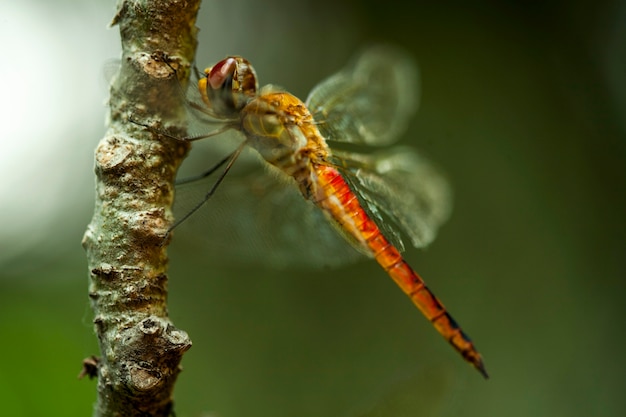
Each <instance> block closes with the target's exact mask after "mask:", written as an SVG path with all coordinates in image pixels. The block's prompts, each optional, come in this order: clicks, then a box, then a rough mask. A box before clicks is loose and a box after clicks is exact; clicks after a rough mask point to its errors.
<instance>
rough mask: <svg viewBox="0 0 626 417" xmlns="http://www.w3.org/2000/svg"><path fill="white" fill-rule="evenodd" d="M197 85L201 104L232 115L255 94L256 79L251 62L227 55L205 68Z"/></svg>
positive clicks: (217, 111)
mask: <svg viewBox="0 0 626 417" xmlns="http://www.w3.org/2000/svg"><path fill="white" fill-rule="evenodd" d="M198 89H199V90H200V95H201V96H202V100H203V101H204V104H206V105H207V106H208V107H209V108H210V109H211V110H212V111H213V113H215V115H216V116H218V117H233V116H236V115H237V114H238V113H239V111H240V110H241V109H243V107H244V106H245V105H246V104H247V103H248V102H249V101H250V100H251V99H253V98H254V97H256V93H257V89H258V83H257V78H256V73H255V72H254V68H252V65H250V62H248V61H247V60H246V59H244V58H242V57H240V56H230V57H228V58H225V59H223V60H221V61H220V62H218V63H217V64H215V65H213V66H212V67H209V68H207V69H205V70H204V77H202V78H201V79H200V80H199V81H198Z"/></svg>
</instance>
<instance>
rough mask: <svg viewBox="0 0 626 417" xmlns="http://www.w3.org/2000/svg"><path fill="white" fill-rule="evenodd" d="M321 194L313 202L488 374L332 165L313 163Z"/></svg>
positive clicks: (442, 333) (438, 304) (445, 314)
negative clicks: (366, 250)
mask: <svg viewBox="0 0 626 417" xmlns="http://www.w3.org/2000/svg"><path fill="white" fill-rule="evenodd" d="M315 172H316V174H317V177H318V180H319V182H318V187H320V191H321V196H318V198H317V201H316V203H317V204H318V205H319V206H320V207H321V208H322V209H323V210H325V211H326V212H327V213H328V214H330V215H331V216H332V217H333V218H334V219H335V221H336V222H338V223H339V224H340V225H341V227H342V228H343V229H344V231H345V232H347V233H349V234H350V235H351V236H352V237H354V238H355V239H356V240H357V241H358V242H360V244H361V246H363V247H365V248H368V250H369V251H370V252H371V255H372V256H373V257H374V258H375V259H376V261H377V262H378V263H379V264H380V266H382V267H383V269H384V270H385V271H387V273H388V274H389V275H390V276H391V278H393V280H394V281H395V282H396V284H398V286H399V287H400V288H401V289H402V291H404V293H405V294H407V295H408V296H409V298H410V299H411V300H412V301H413V303H414V304H415V305H416V306H417V308H418V309H419V310H420V311H421V312H422V314H424V316H426V318H427V319H428V320H430V322H431V323H432V324H433V326H434V327H435V329H437V331H438V332H439V333H440V334H441V335H442V336H443V337H444V338H445V339H446V340H447V341H448V342H450V344H451V345H452V346H453V347H454V348H455V349H456V350H457V351H458V352H459V353H460V354H461V355H462V356H463V358H465V360H466V361H468V362H469V363H471V364H472V365H474V367H475V368H476V369H477V370H478V371H479V372H480V373H481V374H483V376H485V378H487V377H488V375H487V371H486V370H485V366H484V364H483V360H482V357H481V355H480V353H478V351H477V350H476V348H475V347H474V344H473V343H472V341H471V339H470V338H469V337H468V336H467V335H466V334H465V333H464V332H463V330H461V328H460V327H459V325H458V324H457V323H456V321H455V320H454V319H453V318H452V316H450V314H448V312H447V311H446V308H445V307H444V306H443V304H442V303H441V301H439V299H438V298H437V297H435V295H434V294H433V293H432V292H431V291H430V290H429V289H428V287H427V286H426V285H425V283H424V280H422V278H421V277H420V276H419V275H418V274H417V273H416V272H415V271H413V269H412V268H411V267H410V266H409V264H407V263H406V262H405V261H404V259H403V258H402V255H401V254H400V252H399V251H398V250H397V249H396V248H395V247H394V246H393V245H392V244H391V243H389V241H388V240H387V239H386V238H385V237H384V236H383V234H382V233H381V231H380V229H379V228H378V226H377V225H376V223H375V222H374V221H373V220H372V219H371V218H370V217H369V216H368V215H367V213H366V212H365V210H363V208H362V207H361V204H360V203H359V200H358V199H357V197H356V195H355V194H354V193H353V192H352V190H350V187H349V186H348V184H347V183H346V181H345V180H344V179H343V177H342V176H341V174H340V173H339V172H338V171H337V170H336V169H335V168H332V167H329V166H326V165H315Z"/></svg>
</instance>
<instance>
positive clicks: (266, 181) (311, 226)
mask: <svg viewBox="0 0 626 417" xmlns="http://www.w3.org/2000/svg"><path fill="white" fill-rule="evenodd" d="M250 153H252V151H250ZM255 158H256V157H255V156H254V155H249V156H248V158H247V159H248V161H249V162H250V161H253V162H256V163H248V164H246V168H244V169H243V170H241V169H240V171H243V172H239V173H233V174H234V175H231V173H229V174H228V176H227V177H226V178H225V180H224V182H223V183H222V184H221V185H220V187H219V188H218V190H217V191H216V193H215V194H214V195H213V196H212V197H211V199H210V200H209V201H208V202H207V203H206V205H205V206H204V207H202V208H201V209H200V210H199V211H198V213H196V214H194V215H193V216H191V217H190V218H189V219H188V220H187V221H185V222H184V223H182V224H181V225H180V226H179V227H178V228H177V229H176V230H175V233H176V239H177V240H178V239H185V240H187V239H191V240H199V241H200V243H201V245H202V248H203V249H205V250H206V256H207V257H208V258H211V260H212V261H214V262H215V263H217V264H222V265H227V264H229V263H230V264H232V263H236V264H248V265H271V266H273V267H279V268H285V267H296V266H297V267H301V266H308V267H315V268H320V267H326V266H338V265H342V264H346V263H350V262H355V261H357V260H358V259H359V258H363V255H362V254H361V253H359V252H357V251H356V250H355V249H353V248H352V247H351V246H350V245H349V244H348V243H347V242H345V241H344V239H343V238H342V237H341V236H340V235H339V234H338V233H337V231H336V230H334V227H333V225H332V224H331V223H329V222H328V220H327V219H326V218H325V216H324V214H323V213H322V212H321V210H319V209H318V208H317V207H316V206H315V205H313V204H312V203H311V202H309V201H306V200H305V199H304V198H303V197H302V194H301V193H300V191H299V190H298V187H297V186H296V185H295V183H292V182H291V181H293V180H291V179H289V181H287V179H285V178H281V177H278V175H277V174H276V173H274V172H271V171H267V170H265V169H263V168H262V167H261V166H262V165H267V164H265V163H264V162H262V161H258V160H256V161H255ZM238 162H239V161H237V163H238ZM237 163H236V164H235V167H234V168H233V169H239V168H241V167H237ZM253 165H254V167H253ZM213 181H214V179H213V178H210V179H206V180H203V181H199V182H194V183H192V184H188V185H187V184H186V185H184V186H180V187H177V190H176V193H177V195H176V202H175V206H174V213H175V215H176V217H178V218H180V217H181V216H182V215H184V214H186V213H187V212H188V211H189V210H190V209H191V208H192V207H193V206H194V205H195V204H196V203H198V201H200V200H201V199H202V196H203V194H204V193H205V192H206V191H208V190H209V189H210V187H211V184H212V182H213Z"/></svg>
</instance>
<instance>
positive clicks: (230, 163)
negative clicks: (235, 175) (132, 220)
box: [163, 142, 246, 242]
mask: <svg viewBox="0 0 626 417" xmlns="http://www.w3.org/2000/svg"><path fill="white" fill-rule="evenodd" d="M244 146H246V142H243V143H242V144H241V145H239V147H238V148H237V149H236V150H235V152H233V153H231V154H230V155H228V157H226V158H225V159H224V160H223V161H221V162H220V163H218V164H217V165H216V166H214V167H213V168H211V169H210V170H209V171H207V172H206V173H205V174H206V176H208V175H211V173H212V172H213V171H215V170H216V169H217V168H218V167H220V166H222V165H223V164H224V163H226V162H228V163H227V164H226V167H225V168H224V171H222V173H221V174H220V176H219V177H218V178H217V180H216V181H215V184H213V187H211V189H210V190H209V192H208V193H206V194H205V196H204V198H203V199H202V201H200V202H199V203H198V204H196V206H195V207H194V208H192V209H191V210H190V211H189V212H188V213H187V214H185V215H184V216H183V217H182V218H180V219H178V220H176V222H174V224H173V225H172V226H171V227H170V228H169V229H168V230H167V233H165V236H164V238H163V241H164V242H165V240H166V239H167V238H168V236H169V234H170V233H171V232H172V230H174V229H175V228H176V227H177V226H178V225H180V224H181V223H182V222H184V221H185V220H187V219H188V218H189V217H191V215H192V214H194V213H195V212H196V211H198V209H200V207H202V206H203V205H204V203H206V202H207V201H209V199H210V198H211V196H212V195H213V193H215V190H217V187H219V185H220V184H221V183H222V181H224V178H225V177H226V174H228V171H230V169H231V168H232V166H233V164H234V163H235V161H236V160H237V158H238V157H239V155H240V154H241V151H243V148H244ZM203 175H204V174H203Z"/></svg>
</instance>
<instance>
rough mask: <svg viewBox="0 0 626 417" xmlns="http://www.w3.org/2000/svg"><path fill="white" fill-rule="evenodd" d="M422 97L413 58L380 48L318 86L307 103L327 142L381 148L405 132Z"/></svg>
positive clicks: (369, 52)
mask: <svg viewBox="0 0 626 417" xmlns="http://www.w3.org/2000/svg"><path fill="white" fill-rule="evenodd" d="M418 97H419V86H418V70H417V66H416V65H415V64H414V62H413V61H412V60H411V59H410V57H408V56H407V55H406V54H405V53H404V52H402V51H400V50H398V49H395V48H392V47H389V46H376V47H372V48H370V49H367V50H366V51H365V52H364V53H363V54H362V55H360V56H359V57H358V58H357V59H356V61H354V62H353V63H352V64H351V65H349V66H347V67H346V68H344V69H343V70H341V71H340V72H338V73H336V74H335V75H332V76H330V77H329V78H327V79H326V80H325V81H322V82H321V83H320V84H319V85H317V86H316V87H315V88H313V90H312V91H311V93H310V94H309V97H308V98H307V101H306V105H307V107H308V109H309V111H310V112H311V113H312V115H313V118H314V119H315V120H316V122H318V123H319V124H318V128H319V130H320V132H321V133H322V135H323V136H324V137H325V138H326V139H327V140H330V141H340V142H350V143H358V144H367V145H377V146H378V145H388V144H390V143H392V142H394V141H395V140H396V139H397V138H398V135H400V134H401V133H402V132H404V130H405V129H406V126H407V123H408V121H409V118H410V116H412V115H413V113H414V112H415V110H416V109H417V102H418Z"/></svg>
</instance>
